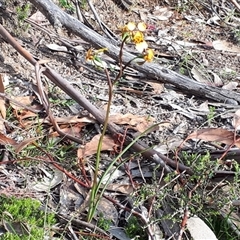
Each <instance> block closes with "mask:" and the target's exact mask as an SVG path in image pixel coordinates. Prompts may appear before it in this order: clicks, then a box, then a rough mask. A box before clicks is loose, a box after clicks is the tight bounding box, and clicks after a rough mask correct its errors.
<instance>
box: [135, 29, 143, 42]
mask: <svg viewBox="0 0 240 240" xmlns="http://www.w3.org/2000/svg"><path fill="white" fill-rule="evenodd" d="M132 41H133V42H134V43H135V44H138V43H141V42H143V41H144V35H143V33H142V32H140V31H137V32H135V33H134V34H133V37H132Z"/></svg>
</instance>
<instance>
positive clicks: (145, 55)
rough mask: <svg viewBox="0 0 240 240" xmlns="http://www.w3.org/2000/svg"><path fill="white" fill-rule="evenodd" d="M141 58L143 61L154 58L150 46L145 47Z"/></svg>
mask: <svg viewBox="0 0 240 240" xmlns="http://www.w3.org/2000/svg"><path fill="white" fill-rule="evenodd" d="M143 58H144V60H145V61H147V62H151V61H152V60H153V58H154V51H153V50H152V49H151V48H148V49H146V51H145V54H144V56H143Z"/></svg>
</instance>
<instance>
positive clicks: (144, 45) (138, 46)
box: [135, 41, 148, 53]
mask: <svg viewBox="0 0 240 240" xmlns="http://www.w3.org/2000/svg"><path fill="white" fill-rule="evenodd" d="M135 47H136V49H137V50H138V52H140V53H142V52H144V51H145V50H146V49H147V48H148V44H147V42H146V41H143V42H140V43H136V45H135Z"/></svg>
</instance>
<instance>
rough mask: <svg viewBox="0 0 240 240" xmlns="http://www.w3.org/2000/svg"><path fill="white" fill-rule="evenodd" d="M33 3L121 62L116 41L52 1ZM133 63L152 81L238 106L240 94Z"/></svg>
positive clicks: (127, 55) (55, 22)
mask: <svg viewBox="0 0 240 240" xmlns="http://www.w3.org/2000/svg"><path fill="white" fill-rule="evenodd" d="M30 2H32V3H33V5H34V6H36V7H37V8H38V9H39V10H40V11H41V12H42V13H43V14H44V15H45V16H46V17H47V18H48V20H49V21H50V23H52V24H53V25H54V26H55V27H56V28H62V27H65V28H66V29H67V30H68V31H70V32H73V33H74V34H76V35H77V36H79V37H81V38H82V39H84V40H85V41H87V42H89V43H91V44H92V45H93V46H95V47H98V48H107V49H108V52H107V54H108V55H109V56H110V57H112V58H113V59H114V60H116V61H118V59H119V55H118V54H119V50H120V48H119V47H118V44H119V43H118V42H117V41H114V40H109V39H106V38H105V37H103V36H101V35H99V34H98V33H96V32H95V31H93V30H91V29H89V28H88V27H86V26H85V25H84V24H83V23H81V22H80V21H78V20H77V19H75V18H74V17H72V16H70V15H68V14H67V13H65V12H63V11H62V10H61V9H60V8H59V7H57V6H56V5H55V4H54V3H52V1H50V0H30ZM135 57H136V56H134V55H133V54H130V53H128V52H126V51H125V52H124V53H123V63H124V64H126V63H128V62H129V61H131V60H132V59H134V58H135ZM130 66H131V67H132V68H134V69H136V70H138V71H139V72H141V73H144V74H145V76H147V77H148V78H149V79H150V81H158V82H163V83H168V84H172V85H174V86H176V87H177V88H178V89H180V90H182V92H184V93H186V94H188V95H194V96H198V97H201V98H206V99H211V100H215V101H218V102H224V103H230V104H235V105H237V104H238V103H240V94H239V93H236V92H233V91H229V90H226V89H221V88H217V87H212V86H207V85H205V84H202V83H199V82H196V81H194V80H192V79H190V78H188V77H186V76H182V75H180V74H178V73H176V72H174V71H172V70H169V69H167V68H163V67H161V66H160V65H159V64H155V63H145V64H143V65H138V64H137V63H134V62H131V64H130ZM152 79H153V80H152Z"/></svg>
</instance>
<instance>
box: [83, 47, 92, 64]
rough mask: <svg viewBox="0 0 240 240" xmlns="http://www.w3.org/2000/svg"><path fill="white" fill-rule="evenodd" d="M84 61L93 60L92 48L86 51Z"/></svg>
mask: <svg viewBox="0 0 240 240" xmlns="http://www.w3.org/2000/svg"><path fill="white" fill-rule="evenodd" d="M85 59H86V60H90V61H91V60H93V59H94V52H93V49H92V48H90V49H88V51H87V53H86V57H85Z"/></svg>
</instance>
